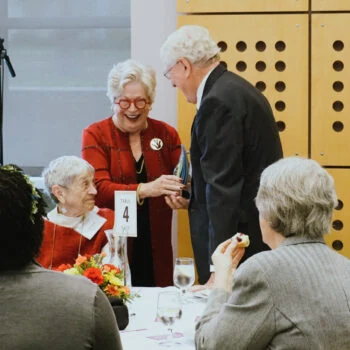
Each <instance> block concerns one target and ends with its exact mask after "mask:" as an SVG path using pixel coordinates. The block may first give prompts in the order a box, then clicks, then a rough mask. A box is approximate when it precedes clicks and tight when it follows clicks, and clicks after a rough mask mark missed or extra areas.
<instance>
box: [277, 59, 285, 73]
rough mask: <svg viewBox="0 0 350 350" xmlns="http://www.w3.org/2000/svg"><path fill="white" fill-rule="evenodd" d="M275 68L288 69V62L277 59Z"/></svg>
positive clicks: (280, 70)
mask: <svg viewBox="0 0 350 350" xmlns="http://www.w3.org/2000/svg"><path fill="white" fill-rule="evenodd" d="M275 68H276V70H277V71H278V72H283V71H284V70H285V69H286V64H285V63H284V62H283V61H277V62H276V64H275Z"/></svg>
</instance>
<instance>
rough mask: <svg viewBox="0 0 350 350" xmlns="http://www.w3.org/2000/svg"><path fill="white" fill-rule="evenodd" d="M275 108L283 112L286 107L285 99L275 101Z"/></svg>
mask: <svg viewBox="0 0 350 350" xmlns="http://www.w3.org/2000/svg"><path fill="white" fill-rule="evenodd" d="M275 108H276V109H277V110H278V111H279V112H282V111H284V110H285V109H286V104H285V103H284V102H283V101H277V102H276V103H275Z"/></svg>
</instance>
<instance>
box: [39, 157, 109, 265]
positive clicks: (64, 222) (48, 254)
mask: <svg viewBox="0 0 350 350" xmlns="http://www.w3.org/2000/svg"><path fill="white" fill-rule="evenodd" d="M94 173H95V170H94V168H93V167H92V166H91V165H90V164H89V163H88V162H87V161H85V160H84V159H82V158H79V157H76V156H63V157H59V158H57V159H55V160H53V161H51V162H50V164H49V166H48V167H47V168H46V169H45V170H44V172H43V177H44V179H45V185H46V188H47V190H48V191H49V193H50V195H51V197H52V198H53V200H54V201H55V202H56V203H57V206H56V207H55V208H54V209H53V210H51V211H50V212H49V213H48V214H47V219H46V220H45V226H44V240H43V243H42V246H41V249H40V254H39V256H38V258H37V260H38V262H39V263H40V264H41V265H42V266H44V267H46V268H49V269H52V268H57V267H58V266H59V265H61V264H71V265H73V264H74V262H75V259H76V258H77V257H78V255H79V254H81V255H85V254H90V255H93V254H96V253H100V252H101V251H105V252H106V253H108V246H107V237H106V235H105V230H109V229H112V228H113V225H114V212H113V210H110V209H99V208H97V207H96V206H95V196H96V193H97V191H96V188H95V184H94Z"/></svg>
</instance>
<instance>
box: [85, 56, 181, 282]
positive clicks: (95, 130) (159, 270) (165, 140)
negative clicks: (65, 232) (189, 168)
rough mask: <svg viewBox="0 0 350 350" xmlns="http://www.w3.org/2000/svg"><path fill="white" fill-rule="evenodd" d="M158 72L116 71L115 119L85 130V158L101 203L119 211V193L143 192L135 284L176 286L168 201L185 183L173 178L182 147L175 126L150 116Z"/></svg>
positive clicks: (133, 257) (133, 255) (124, 66)
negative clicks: (115, 201) (93, 172)
mask: <svg viewBox="0 0 350 350" xmlns="http://www.w3.org/2000/svg"><path fill="white" fill-rule="evenodd" d="M155 85H156V78H155V72H154V70H153V69H152V68H150V67H145V66H143V65H141V64H139V63H137V62H135V61H133V60H127V61H125V62H121V63H119V64H117V65H116V66H114V67H113V69H112V70H111V71H110V73H109V76H108V93H107V96H108V97H109V98H110V100H111V103H112V110H113V115H112V116H110V117H108V118H107V119H104V120H102V121H99V122H97V123H95V124H92V125H90V126H89V127H87V128H86V129H85V130H84V131H83V141H82V156H83V158H84V159H86V160H87V161H88V162H89V163H90V164H92V165H93V167H94V168H95V183H96V187H97V196H96V203H97V205H98V206H100V207H107V208H111V209H114V191H116V190H124V191H125V190H126V191H127V190H130V191H136V193H137V203H138V212H137V218H138V223H137V238H129V240H128V253H129V263H130V269H131V277H132V284H133V285H137V286H167V285H172V283H173V282H172V273H173V254H172V245H171V219H172V210H171V209H170V208H169V207H168V206H167V204H166V202H165V199H164V196H167V195H173V196H174V195H175V196H176V195H179V193H180V191H181V189H182V188H183V184H182V182H181V179H180V178H179V177H177V176H174V175H171V174H172V173H173V170H174V167H175V166H176V164H177V162H178V160H179V156H180V151H181V147H180V146H181V142H180V139H179V136H178V133H177V132H176V130H175V129H174V128H173V127H171V126H170V125H168V124H166V123H164V122H162V121H159V120H155V119H151V118H149V116H148V113H149V111H150V110H151V106H152V103H153V101H154V95H155Z"/></svg>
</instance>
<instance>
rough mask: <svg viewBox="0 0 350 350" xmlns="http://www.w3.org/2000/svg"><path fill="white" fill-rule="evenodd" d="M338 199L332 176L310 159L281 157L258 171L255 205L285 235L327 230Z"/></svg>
mask: <svg viewBox="0 0 350 350" xmlns="http://www.w3.org/2000/svg"><path fill="white" fill-rule="evenodd" d="M337 203H338V201H337V194H336V192H335V187H334V180H333V178H332V176H331V175H329V174H328V173H327V171H326V170H325V169H323V168H322V167H321V166H320V165H319V164H318V163H317V162H316V161H314V160H312V159H304V158H300V157H289V158H285V159H281V160H279V161H277V162H276V163H274V164H272V165H270V166H269V167H267V168H266V169H265V170H264V171H263V172H262V174H261V179H260V187H259V191H258V194H257V197H256V206H257V208H258V210H259V213H260V215H261V216H262V217H263V218H264V219H265V220H266V221H267V223H268V224H269V226H270V227H271V228H272V229H273V230H275V231H277V232H279V233H280V234H282V235H283V236H285V237H288V236H292V235H294V236H304V237H308V238H319V237H322V236H323V235H324V234H326V233H328V232H330V229H331V221H332V214H333V209H334V208H335V207H336V205H337Z"/></svg>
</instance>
